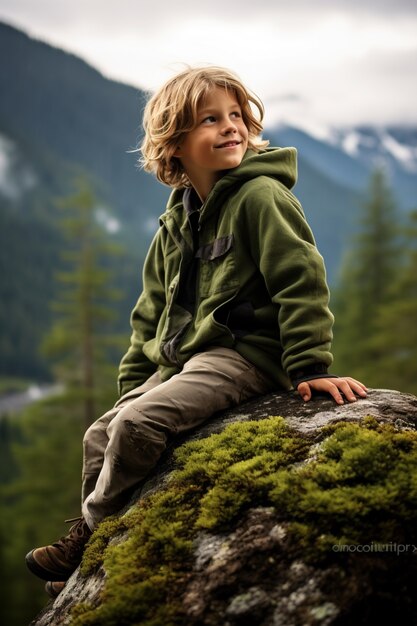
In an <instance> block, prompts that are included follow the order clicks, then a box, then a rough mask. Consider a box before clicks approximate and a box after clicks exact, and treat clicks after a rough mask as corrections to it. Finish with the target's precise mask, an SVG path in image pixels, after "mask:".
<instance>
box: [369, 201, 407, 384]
mask: <svg viewBox="0 0 417 626" xmlns="http://www.w3.org/2000/svg"><path fill="white" fill-rule="evenodd" d="M404 250H405V253H404V264H403V266H402V268H401V271H400V272H399V275H398V277H397V279H396V280H395V281H393V283H392V284H391V285H390V289H389V297H388V298H387V300H386V302H385V303H384V304H383V305H382V306H381V307H380V309H379V311H378V316H377V319H376V332H375V335H374V337H373V339H372V342H371V346H372V349H373V350H374V351H375V352H376V354H377V355H378V376H379V378H381V379H383V380H384V381H386V385H387V386H389V387H390V388H393V389H398V390H399V391H408V392H412V393H417V323H416V321H417V279H416V277H417V210H415V211H412V212H411V214H410V216H409V220H408V224H407V225H406V226H405V227H404Z"/></svg>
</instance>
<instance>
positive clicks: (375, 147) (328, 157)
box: [265, 122, 417, 210]
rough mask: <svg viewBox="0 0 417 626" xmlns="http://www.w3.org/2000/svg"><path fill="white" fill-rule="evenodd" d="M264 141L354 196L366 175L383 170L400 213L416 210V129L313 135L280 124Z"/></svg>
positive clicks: (346, 130) (328, 131)
mask: <svg viewBox="0 0 417 626" xmlns="http://www.w3.org/2000/svg"><path fill="white" fill-rule="evenodd" d="M265 136H266V137H267V138H268V139H271V143H273V144H275V145H287V146H288V145H293V146H295V147H296V148H297V149H298V152H299V158H300V160H302V159H305V160H307V161H308V162H309V163H310V164H311V165H312V166H313V167H314V168H315V169H316V170H318V171H320V172H321V173H322V174H324V175H326V176H327V177H328V178H330V179H332V180H334V181H336V182H337V183H339V184H342V185H344V186H345V187H347V188H349V189H354V190H355V191H359V192H362V191H364V190H365V189H366V186H367V183H368V180H369V177H370V175H371V172H372V171H373V170H374V169H375V168H377V167H379V168H382V169H384V171H385V173H386V175H387V178H388V180H389V182H390V184H391V187H392V188H393V190H394V193H395V195H396V197H397V198H398V201H399V204H400V205H401V207H402V208H403V209H406V210H409V209H411V208H414V207H415V206H416V198H417V127H405V126H386V127H380V126H370V125H366V126H365V125H363V126H357V127H350V128H334V127H333V128H332V127H328V128H326V129H323V127H320V129H319V132H315V131H314V127H310V128H307V125H306V124H303V125H297V126H292V125H290V124H285V123H282V122H281V123H280V124H279V125H277V126H276V127H275V128H274V129H271V130H270V131H269V132H266V133H265Z"/></svg>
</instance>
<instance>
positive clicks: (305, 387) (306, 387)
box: [297, 376, 367, 404]
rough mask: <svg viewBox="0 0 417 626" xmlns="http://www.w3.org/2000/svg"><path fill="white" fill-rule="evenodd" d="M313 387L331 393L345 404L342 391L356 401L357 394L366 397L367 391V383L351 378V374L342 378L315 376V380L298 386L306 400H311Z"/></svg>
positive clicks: (352, 400)
mask: <svg viewBox="0 0 417 626" xmlns="http://www.w3.org/2000/svg"><path fill="white" fill-rule="evenodd" d="M313 389H314V390H315V391H319V392H321V393H329V394H330V395H331V396H332V397H333V398H334V399H335V401H336V402H337V404H344V402H343V397H342V394H341V393H340V392H343V395H344V396H345V398H346V399H347V400H349V402H356V400H357V398H356V395H355V394H357V395H358V396H360V397H361V398H366V392H367V388H366V387H365V385H363V384H362V383H361V382H359V380H355V379H354V378H350V376H342V377H341V378H314V379H313V380H307V381H305V382H303V383H300V384H299V385H298V386H297V391H298V393H299V394H300V396H301V397H302V399H303V400H304V402H308V401H309V400H311V396H312V390H313Z"/></svg>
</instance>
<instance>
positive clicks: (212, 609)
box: [38, 394, 417, 626]
mask: <svg viewBox="0 0 417 626" xmlns="http://www.w3.org/2000/svg"><path fill="white" fill-rule="evenodd" d="M283 395H284V394H283ZM287 399H288V400H290V402H289V404H291V402H292V401H293V397H290V396H288V395H287ZM410 401H412V402H414V400H413V399H412V398H411V400H410ZM322 402H324V403H326V402H328V401H324V400H323V401H320V400H318V401H316V408H317V407H318V406H320V407H321V408H323V405H322ZM299 404H301V403H299ZM359 404H360V403H359V402H358V403H357V405H358V406H359ZM301 406H302V405H301ZM312 406H314V403H310V405H309V407H308V408H309V410H310V409H311V407H312ZM329 406H330V405H328V404H325V408H327V407H329ZM362 406H363V409H364V408H365V405H362ZM245 407H246V409H248V408H250V405H245ZM349 410H350V407H345V416H344V419H341V418H342V417H343V416H342V415H340V414H339V413H337V412H336V408H335V407H333V406H331V414H332V417H331V418H330V419H327V423H326V424H325V425H324V426H320V427H316V428H306V427H302V428H295V426H294V420H293V423H292V425H290V424H291V419H288V418H286V419H284V418H283V417H281V416H278V417H275V416H272V417H271V416H268V417H265V416H262V415H261V416H259V415H258V416H257V419H248V414H249V413H248V412H247V413H245V414H244V417H243V419H241V420H240V421H237V422H236V423H227V422H228V420H229V416H228V415H225V416H223V422H222V423H221V425H220V426H219V430H220V432H215V433H214V434H211V435H209V436H203V437H201V435H202V434H203V435H204V432H201V431H200V433H199V437H200V438H195V439H194V440H192V441H188V442H187V443H184V444H182V445H180V446H179V447H177V448H176V449H175V451H174V453H173V454H172V455H169V458H168V460H167V464H168V465H166V466H165V469H164V467H163V468H162V469H163V471H165V478H164V480H163V481H162V485H161V486H160V487H159V489H156V490H153V491H152V490H151V491H150V492H148V493H147V495H145V496H144V497H142V498H140V499H139V501H138V502H137V503H136V504H135V505H134V506H133V507H131V508H130V509H129V511H128V512H127V513H125V514H124V515H123V516H121V517H117V516H115V517H114V518H109V519H108V520H105V521H104V522H103V523H102V524H101V525H100V527H99V528H98V529H97V531H96V532H95V533H94V535H93V537H92V539H91V541H90V543H89V545H88V548H87V550H86V553H85V555H84V559H83V563H82V566H81V572H80V573H78V575H77V578H76V581H77V584H78V585H79V586H80V585H82V581H83V580H84V581H89V580H91V578H92V577H94V576H97V573H102V572H103V571H104V572H105V574H106V577H105V582H104V586H103V587H102V589H101V591H100V594H99V595H96V597H94V598H93V599H92V601H90V602H88V601H87V602H79V603H78V604H77V603H76V602H74V601H73V602H71V603H68V602H67V608H66V613H65V615H62V620H61V621H59V620H60V619H61V618H60V617H59V616H58V614H56V613H55V619H56V621H50V622H48V621H43V622H42V621H39V622H38V624H39V625H41V624H48V623H51V624H52V623H54V624H61V623H62V624H64V623H71V624H72V625H73V626H87V625H88V626H93V625H97V626H113V625H114V626H116V625H117V626H124V625H126V626H133V625H141V626H179V625H181V626H197V625H201V626H203V625H207V626H209V625H213V626H214V625H216V626H217V625H218V624H219V623H221V624H224V625H225V626H227V625H231V626H232V625H235V624H238V625H245V624H248V625H249V624H250V625H251V626H253V625H256V626H258V625H259V626H292V625H294V626H309V625H310V624H311V625H312V626H313V625H316V624H321V625H322V626H326V625H337V626H344V625H346V626H347V625H348V624H353V623H355V625H361V624H369V623H373V622H374V621H375V620H377V621H381V623H387V622H386V621H385V622H384V621H383V620H384V619H385V620H386V619H387V616H388V618H389V616H391V618H392V619H393V620H394V619H395V620H396V621H397V622H398V623H401V624H402V625H404V624H414V623H415V622H416V617H417V602H416V601H415V600H414V592H413V590H412V581H413V579H414V577H415V575H416V555H415V553H414V555H413V552H414V544H417V530H416V528H417V527H416V521H417V519H416V518H417V506H416V504H417V471H416V470H417V433H416V431H415V429H414V422H415V419H416V414H415V413H410V414H408V415H406V414H404V413H402V414H401V416H399V415H398V412H397V413H396V411H395V410H393V411H392V419H390V418H389V416H388V412H387V411H386V407H385V408H384V415H381V414H379V415H377V418H375V417H370V416H366V415H362V416H359V417H356V418H355V419H353V420H352V418H351V416H349ZM352 410H353V409H352ZM319 413H320V411H316V413H315V416H316V417H317V416H318V415H319ZM416 413H417V411H416ZM346 416H347V417H346ZM300 419H301V420H302V422H303V424H304V426H305V422H304V421H303V420H304V417H303V416H301V417H300ZM320 419H321V418H319V421H320ZM225 421H226V425H225V423H224V422H225ZM167 467H169V470H170V471H169V472H168V471H167ZM151 484H153V483H151ZM115 538H118V540H115ZM100 575H102V574H100ZM71 584H74V583H72V582H71V581H70V583H69V584H68V588H69V589H68V591H67V592H63V593H64V594H65V593H67V596H68V594H70V590H71ZM61 595H62V594H61ZM64 598H65V596H64ZM59 602H61V606H62V598H61V597H60V598H58V600H57V602H56V605H57V607H58V606H59ZM70 605H71V606H70ZM69 608H70V610H69Z"/></svg>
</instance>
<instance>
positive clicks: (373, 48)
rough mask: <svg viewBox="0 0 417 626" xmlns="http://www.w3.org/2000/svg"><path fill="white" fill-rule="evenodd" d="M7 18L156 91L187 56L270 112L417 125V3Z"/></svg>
mask: <svg viewBox="0 0 417 626" xmlns="http://www.w3.org/2000/svg"><path fill="white" fill-rule="evenodd" d="M0 16H3V17H6V18H7V17H8V18H9V21H12V22H14V23H15V24H16V25H18V26H23V27H24V28H25V29H27V30H28V32H29V33H30V34H33V35H36V36H38V37H40V38H43V39H44V40H46V41H49V42H51V43H53V44H54V45H58V46H60V47H63V48H65V49H67V50H69V51H72V52H74V53H76V54H79V55H80V56H82V57H83V58H84V59H86V60H87V61H88V62H90V63H91V64H92V65H94V66H95V67H97V68H98V69H99V70H101V71H102V72H103V73H104V74H105V75H106V76H108V77H111V78H115V79H117V80H122V81H124V82H127V83H130V84H133V85H136V86H138V87H143V88H146V89H149V90H152V89H155V88H157V87H158V86H159V85H160V84H161V83H162V82H163V81H165V80H166V79H168V78H169V77H170V76H172V75H173V74H174V73H175V72H177V71H180V70H181V69H183V64H184V63H188V64H191V65H197V64H204V63H212V64H217V65H224V66H226V67H230V68H231V69H233V70H234V71H236V72H237V73H238V74H239V75H240V76H241V78H242V79H243V80H244V82H245V83H247V84H248V86H249V87H250V88H251V89H253V91H255V92H256V93H257V94H258V95H259V96H260V97H261V98H262V99H263V100H264V101H265V103H266V105H267V112H268V107H270V111H271V112H270V113H269V115H270V118H271V119H272V118H273V117H274V116H275V115H276V112H277V111H283V110H290V109H292V110H294V111H299V115H300V116H304V117H305V116H309V115H310V116H311V117H314V116H316V117H317V119H320V120H322V121H323V122H325V121H326V120H332V121H334V122H335V123H342V122H345V123H349V122H351V121H353V120H358V119H360V118H362V119H363V120H364V121H365V120H366V121H370V119H369V118H370V117H372V116H374V117H375V118H378V119H379V118H381V119H382V117H383V116H384V115H386V117H387V119H388V118H389V119H390V120H391V119H393V118H395V117H396V116H397V119H398V120H401V118H402V117H403V116H406V117H407V118H408V117H410V118H412V119H413V120H415V121H417V109H416V111H415V112H413V108H415V107H412V104H411V103H412V101H413V100H414V102H415V92H414V87H411V85H414V84H417V77H416V67H417V65H416V62H415V57H416V54H417V41H416V37H415V33H416V32H417V3H416V2H415V0H414V1H413V2H411V1H409V0H316V2H314V3H312V2H311V1H310V0H293V1H292V2H288V0H286V2H283V0H257V1H256V2H253V0H240V2H239V3H237V4H236V3H225V2H224V0H211V2H210V5H207V4H205V3H199V2H195V1H194V0H176V2H174V3H173V2H171V1H168V0H166V1H162V2H161V1H160V2H159V3H158V4H155V3H151V2H146V3H145V2H143V3H142V2H136V3H133V2H131V0H118V2H117V3H113V2H108V3H104V2H102V0H100V1H99V0H84V1H83V2H82V0H71V1H69V0H37V1H36V2H35V3H34V2H33V0H0ZM289 94H291V95H292V96H293V100H292V101H289Z"/></svg>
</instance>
